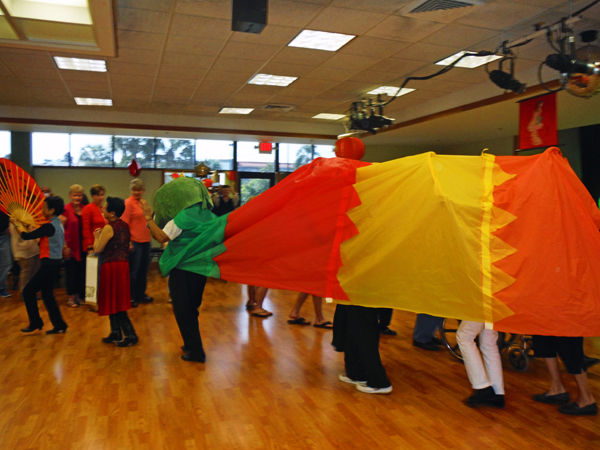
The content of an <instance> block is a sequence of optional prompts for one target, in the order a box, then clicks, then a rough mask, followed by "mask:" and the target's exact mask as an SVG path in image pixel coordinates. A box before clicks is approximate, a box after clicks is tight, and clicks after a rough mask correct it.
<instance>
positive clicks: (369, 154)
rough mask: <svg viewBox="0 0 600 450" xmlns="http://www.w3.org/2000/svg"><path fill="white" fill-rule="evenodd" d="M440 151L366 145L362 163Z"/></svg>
mask: <svg viewBox="0 0 600 450" xmlns="http://www.w3.org/2000/svg"><path fill="white" fill-rule="evenodd" d="M438 150H439V149H436V148H430V147H420V146H410V147H409V146H403V145H365V156H364V157H363V158H362V161H366V162H384V161H391V160H393V159H398V158H403V157H405V156H411V155H418V154H419V153H425V152H436V153H439V152H438Z"/></svg>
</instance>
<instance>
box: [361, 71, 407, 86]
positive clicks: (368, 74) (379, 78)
mask: <svg viewBox="0 0 600 450" xmlns="http://www.w3.org/2000/svg"><path fill="white" fill-rule="evenodd" d="M398 78H399V76H398V74H396V73H388V72H378V71H375V70H364V71H362V72H360V73H358V74H356V75H354V76H353V77H351V78H350V80H351V81H363V82H367V83H377V84H380V85H384V84H386V83H389V82H390V81H393V80H397V79H398Z"/></svg>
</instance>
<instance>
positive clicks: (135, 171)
mask: <svg viewBox="0 0 600 450" xmlns="http://www.w3.org/2000/svg"><path fill="white" fill-rule="evenodd" d="M127 167H128V168H129V173H130V174H131V176H132V177H138V176H139V174H140V172H141V171H142V166H140V165H139V164H138V162H137V161H136V160H135V159H132V160H131V162H130V163H129V165H128V166H127Z"/></svg>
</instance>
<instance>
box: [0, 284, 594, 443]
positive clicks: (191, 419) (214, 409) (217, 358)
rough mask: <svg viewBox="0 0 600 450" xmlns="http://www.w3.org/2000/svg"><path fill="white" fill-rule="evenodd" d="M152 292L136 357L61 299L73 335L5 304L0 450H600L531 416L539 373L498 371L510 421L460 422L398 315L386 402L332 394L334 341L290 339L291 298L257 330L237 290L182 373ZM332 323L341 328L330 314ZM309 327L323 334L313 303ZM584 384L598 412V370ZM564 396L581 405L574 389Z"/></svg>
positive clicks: (432, 364)
mask: <svg viewBox="0 0 600 450" xmlns="http://www.w3.org/2000/svg"><path fill="white" fill-rule="evenodd" d="M151 278H152V281H151V283H150V286H149V290H148V292H149V293H150V294H151V295H153V296H154V297H155V299H156V300H155V302H154V303H152V304H148V305H141V306H140V307H139V308H137V309H133V310H132V311H131V313H130V317H131V319H132V321H133V323H134V326H135V328H136V330H137V332H138V335H139V337H140V344H139V345H137V346H136V347H132V348H124V349H123V348H118V347H116V346H114V345H106V344H102V343H101V342H100V338H101V337H103V336H105V335H106V334H107V333H108V331H109V326H108V319H107V318H106V317H103V318H99V317H98V316H97V314H94V313H91V312H89V310H88V308H85V307H81V308H77V309H71V308H68V307H66V295H65V293H64V290H58V291H57V298H58V300H59V304H60V305H61V309H62V312H63V315H64V317H65V319H66V321H67V322H68V324H69V330H68V332H67V333H66V334H64V335H55V336H48V335H46V334H44V333H43V332H35V333H32V334H30V335H25V334H23V333H21V332H20V331H19V329H20V328H22V327H24V326H25V325H27V315H26V312H25V308H24V305H23V303H22V302H20V301H19V300H18V298H17V295H16V293H15V292H13V297H12V298H9V299H0V330H2V331H1V334H0V337H1V339H0V449H3V450H14V449H16V450H25V449H43V450H50V449H60V450H69V449H90V450H92V449H93V450H96V449H110V450H121V449H123V450H127V449H135V450H140V449H174V450H184V449H185V450H192V449H205V448H206V449H228V450H230V449H330V448H340V449H344V450H350V449H380V448H381V449H421V448H427V449H438V448H439V449H442V448H444V449H483V448H493V449H516V448H519V449H529V448H540V449H574V448H582V449H596V450H598V449H599V448H600V417H569V416H564V415H562V414H559V413H558V412H557V411H556V407H553V406H547V405H541V404H537V403H535V402H533V401H532V400H530V397H531V394H533V393H540V392H544V390H545V388H546V386H547V385H546V371H545V366H544V363H543V361H541V360H534V361H533V362H532V363H531V366H530V368H529V369H528V371H527V372H524V373H519V372H516V371H514V370H513V369H512V368H511V367H510V365H509V364H508V361H506V355H504V356H503V358H505V361H504V362H505V382H506V391H507V397H506V398H507V407H506V408H505V409H504V410H495V409H494V410H490V409H479V410H473V409H470V408H467V407H466V406H464V405H463V404H462V402H461V401H462V400H463V399H464V398H465V397H467V396H468V395H469V394H470V386H469V383H468V380H467V376H466V372H465V370H464V367H463V365H462V363H460V362H458V361H457V360H455V359H454V358H452V356H451V355H450V354H449V353H447V352H446V351H443V352H442V351H440V352H437V353H433V352H426V351H423V350H418V349H415V348H414V347H412V338H411V333H412V327H413V323H414V314H411V313H405V312H395V313H394V318H393V321H392V326H391V328H393V329H395V330H397V331H398V336H396V337H383V338H382V342H381V354H382V359H383V362H384V365H385V367H386V369H387V373H388V377H389V378H390V380H391V382H392V384H393V387H394V391H393V393H392V394H391V395H387V396H384V395H381V396H377V395H368V394H363V393H360V392H358V391H356V389H355V388H354V386H352V385H348V384H343V383H341V382H339V381H338V378H337V377H338V374H339V373H341V372H343V370H344V366H343V361H342V356H341V355H340V354H338V353H336V352H334V351H333V349H332V347H331V345H330V342H331V331H326V330H321V329H316V328H314V327H312V326H310V327H307V326H297V325H288V324H287V322H286V320H287V315H288V313H289V311H290V310H291V307H292V305H293V303H294V300H295V295H296V294H295V293H292V292H285V291H271V292H269V295H268V300H267V301H266V302H265V306H266V307H267V309H270V310H272V311H273V312H274V313H275V315H274V316H273V317H270V318H268V319H260V318H256V317H251V316H250V315H249V314H248V313H247V312H246V311H245V310H244V306H243V305H244V302H245V295H244V292H245V290H244V287H243V286H240V285H237V284H233V283H225V282H222V281H218V280H211V281H209V283H208V285H207V289H206V293H205V296H204V304H203V305H202V308H201V314H200V328H201V331H202V336H203V339H204V346H205V350H206V353H207V362H206V364H197V363H188V362H184V361H182V360H181V359H180V355H181V351H180V349H179V347H180V346H181V345H182V342H181V338H180V336H179V332H178V329H177V326H176V324H175V320H174V318H173V315H172V312H171V306H170V305H169V304H168V303H167V302H166V293H165V280H163V279H161V278H159V276H158V275H157V274H156V273H153V274H152V276H151ZM40 306H41V302H40ZM40 309H41V310H42V317H43V319H44V321H45V322H46V326H45V328H44V330H47V329H49V328H50V324H49V321H48V319H47V314H46V312H45V310H44V308H43V306H41V308H40ZM325 310H326V312H325V314H326V317H327V318H328V319H331V318H332V317H333V310H334V306H333V305H326V307H325ZM302 312H303V315H304V316H305V317H307V318H308V319H309V320H311V321H312V320H314V317H313V311H312V302H310V300H309V301H308V302H307V303H306V304H305V306H304V308H303V311H302ZM586 353H587V354H588V355H590V356H596V357H600V339H598V338H595V339H586ZM589 378H590V383H591V386H592V389H593V391H594V392H595V394H596V398H597V399H598V400H600V367H599V366H596V367H594V368H592V369H590V372H589ZM564 380H565V382H566V386H567V388H568V389H569V390H570V391H571V393H574V392H575V386H574V382H573V380H572V377H570V376H567V375H566V374H565V377H564Z"/></svg>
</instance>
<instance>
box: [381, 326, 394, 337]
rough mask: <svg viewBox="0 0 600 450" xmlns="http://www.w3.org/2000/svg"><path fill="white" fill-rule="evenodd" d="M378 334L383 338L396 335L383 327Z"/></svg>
mask: <svg viewBox="0 0 600 450" xmlns="http://www.w3.org/2000/svg"><path fill="white" fill-rule="evenodd" d="M379 334H383V335H385V336H396V335H397V334H398V333H396V332H395V331H394V330H390V329H389V327H385V328H384V329H382V330H379Z"/></svg>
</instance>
